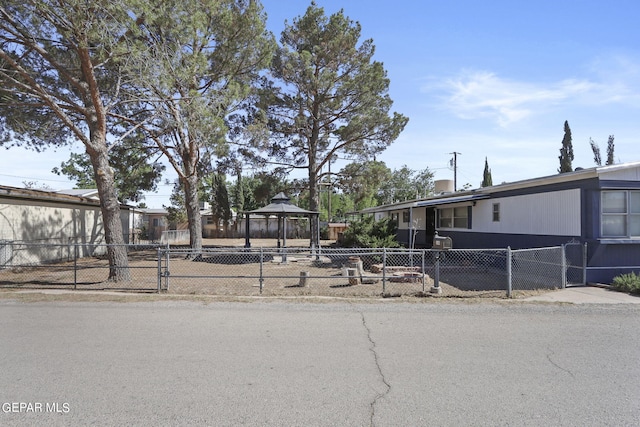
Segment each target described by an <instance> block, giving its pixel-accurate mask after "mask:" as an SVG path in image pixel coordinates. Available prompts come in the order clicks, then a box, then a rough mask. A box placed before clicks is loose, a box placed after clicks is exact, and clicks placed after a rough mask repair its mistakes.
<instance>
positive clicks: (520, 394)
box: [0, 300, 640, 426]
mask: <svg viewBox="0 0 640 427" xmlns="http://www.w3.org/2000/svg"><path fill="white" fill-rule="evenodd" d="M639 331H640V307H639V306H638V305H626V304H621V305H608V306H605V305H581V306H572V305H563V304H533V303H518V304H492V303H480V304H463V303H461V304H448V303H396V302H393V303H369V304H348V303H335V302H332V303H327V304H306V303H299V302H298V303H286V302H254V303H221V302H218V303H211V304H208V305H204V304H201V303H193V302H168V301H164V302H149V303H105V302H103V303H86V302H38V303H19V302H15V301H11V300H1V301H0V404H1V405H2V407H1V408H0V409H1V410H0V425H4V426H13V425H78V426H80V425H82V426H86V425H143V426H147V425H176V426H177V425H215V426H237V425H246V426H369V425H375V426H422V425H433V426H462V425H464V426H548V425H553V426H607V425H609V426H637V425H638V424H639V423H640V399H639V397H640V335H639V333H638V332H639ZM38 408H40V410H38Z"/></svg>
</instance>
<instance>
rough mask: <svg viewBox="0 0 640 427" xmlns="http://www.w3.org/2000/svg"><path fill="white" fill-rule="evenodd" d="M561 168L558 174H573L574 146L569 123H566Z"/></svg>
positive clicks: (561, 152) (560, 157)
mask: <svg viewBox="0 0 640 427" xmlns="http://www.w3.org/2000/svg"><path fill="white" fill-rule="evenodd" d="M558 159H560V168H558V172H560V173H564V172H573V166H572V165H571V162H573V144H572V143H571V128H569V122H568V121H567V120H565V121H564V138H562V148H561V149H560V156H559V157H558Z"/></svg>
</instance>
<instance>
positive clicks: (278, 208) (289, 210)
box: [244, 193, 320, 248]
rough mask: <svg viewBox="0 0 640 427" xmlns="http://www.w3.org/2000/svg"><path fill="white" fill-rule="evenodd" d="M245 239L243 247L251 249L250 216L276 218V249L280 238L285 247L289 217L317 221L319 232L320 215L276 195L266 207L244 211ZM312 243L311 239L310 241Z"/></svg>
mask: <svg viewBox="0 0 640 427" xmlns="http://www.w3.org/2000/svg"><path fill="white" fill-rule="evenodd" d="M244 213H245V238H244V247H245V248H250V247H251V240H250V237H249V217H250V215H251V214H255V215H264V216H270V215H275V216H276V217H277V218H278V248H280V238H281V237H282V247H284V248H286V247H287V217H289V216H306V217H308V218H309V220H310V221H314V220H315V221H317V222H318V227H317V230H320V224H319V221H320V215H319V214H320V213H319V212H314V211H308V210H306V209H302V208H300V207H298V206H296V205H294V204H293V203H291V199H290V198H289V197H287V196H286V195H285V194H284V193H278V194H276V195H275V196H274V197H273V198H272V199H271V203H269V204H268V205H267V206H265V207H263V208H260V209H255V210H252V211H245V212H244ZM311 241H313V239H311Z"/></svg>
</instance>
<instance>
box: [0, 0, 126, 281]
mask: <svg viewBox="0 0 640 427" xmlns="http://www.w3.org/2000/svg"><path fill="white" fill-rule="evenodd" d="M127 11H128V7H127V5H126V4H125V3H124V1H123V0H114V1H110V2H86V1H84V0H58V1H56V2H51V1H48V0H31V1H16V0H4V1H3V2H2V4H1V5H0V134H1V135H0V140H1V141H2V144H5V145H7V144H9V145H22V146H26V147H29V148H33V149H35V150H38V151H39V150H42V149H45V148H46V147H50V146H62V145H65V144H68V143H69V142H70V141H72V140H73V139H76V140H79V141H81V142H82V143H83V144H84V146H85V148H86V153H87V155H88V156H89V159H90V160H91V166H92V168H93V172H94V176H95V181H96V187H97V189H98V192H99V195H100V206H101V211H102V219H103V225H104V230H105V240H106V243H108V244H109V247H108V249H107V255H108V258H109V265H110V269H109V280H112V281H128V280H130V278H131V275H130V271H129V268H128V259H127V251H126V248H125V247H124V246H123V245H122V244H123V243H124V235H123V230H122V223H121V221H120V206H119V204H118V198H117V195H116V186H115V183H114V182H115V178H114V174H113V170H112V168H111V166H110V164H109V153H108V144H107V136H108V134H109V127H108V124H109V117H110V114H111V113H112V112H113V110H114V108H115V105H116V104H117V103H118V98H117V96H118V88H119V81H118V78H117V74H118V64H119V59H120V58H122V56H123V55H125V54H126V49H124V48H123V44H124V43H123V40H126V39H127V37H128V36H129V35H130V34H129V32H128V29H129V28H130V24H131V23H132V19H131V17H130V15H129V14H128V13H127Z"/></svg>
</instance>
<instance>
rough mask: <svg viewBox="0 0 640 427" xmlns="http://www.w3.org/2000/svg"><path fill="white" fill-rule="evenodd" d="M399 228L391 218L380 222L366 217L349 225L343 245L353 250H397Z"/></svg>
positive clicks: (371, 217) (344, 235)
mask: <svg viewBox="0 0 640 427" xmlns="http://www.w3.org/2000/svg"><path fill="white" fill-rule="evenodd" d="M397 230H398V226H397V225H396V223H395V221H392V220H391V219H390V218H382V219H380V220H378V221H376V220H374V218H373V216H366V217H364V218H362V219H360V220H358V221H354V222H352V223H350V224H349V227H348V228H347V229H346V230H345V231H344V234H343V239H342V245H343V246H346V247H352V248H397V247H399V246H400V244H399V243H398V241H397V240H396V232H397Z"/></svg>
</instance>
